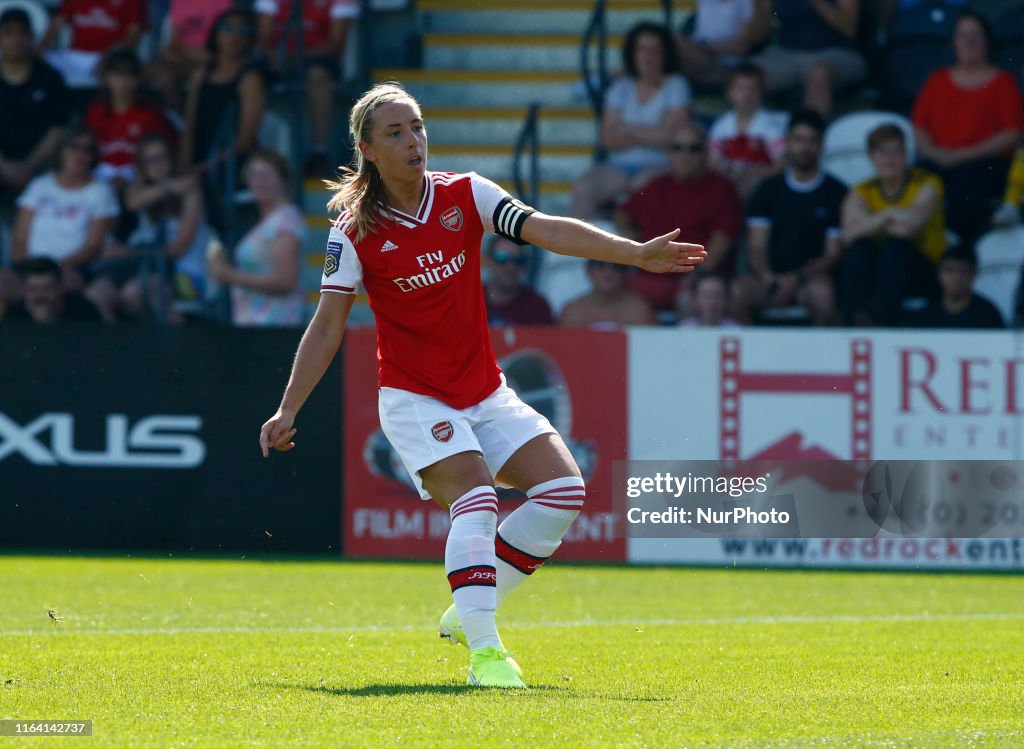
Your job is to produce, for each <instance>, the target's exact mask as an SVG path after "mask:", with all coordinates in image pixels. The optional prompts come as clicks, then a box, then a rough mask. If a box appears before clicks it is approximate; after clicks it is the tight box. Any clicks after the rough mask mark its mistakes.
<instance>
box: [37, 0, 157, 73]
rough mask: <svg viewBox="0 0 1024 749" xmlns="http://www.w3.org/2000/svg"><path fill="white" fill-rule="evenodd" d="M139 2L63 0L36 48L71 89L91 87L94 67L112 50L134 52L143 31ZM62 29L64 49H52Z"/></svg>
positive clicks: (142, 10)
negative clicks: (66, 38) (67, 36)
mask: <svg viewBox="0 0 1024 749" xmlns="http://www.w3.org/2000/svg"><path fill="white" fill-rule="evenodd" d="M146 7H147V6H146V4H145V2H143V0H63V2H62V3H61V5H60V11H59V12H58V13H57V15H55V16H54V17H53V20H52V21H51V23H50V27H49V28H48V29H47V30H46V34H45V35H44V36H43V39H42V41H41V42H40V44H39V46H40V48H41V49H44V50H49V51H48V52H47V53H46V57H47V59H48V60H49V61H50V64H51V65H53V66H54V67H55V68H57V69H58V70H59V71H60V72H61V73H62V74H63V75H64V78H65V79H66V80H67V81H68V83H69V84H70V85H72V86H91V85H93V84H94V83H95V78H94V76H95V73H96V67H97V65H99V62H100V60H101V59H103V56H104V55H105V54H107V53H108V52H110V51H112V50H114V49H134V48H135V46H136V45H137V44H138V43H139V40H140V39H141V38H142V32H143V30H144V29H145V28H146V20H147V19H146V16H147V12H146ZM65 29H70V31H71V41H70V42H69V44H68V47H67V48H66V49H52V48H53V47H54V45H55V44H56V43H57V41H58V39H59V38H60V36H61V33H62V32H63V31H64V30H65Z"/></svg>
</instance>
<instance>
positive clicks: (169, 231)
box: [90, 133, 210, 322]
mask: <svg viewBox="0 0 1024 749" xmlns="http://www.w3.org/2000/svg"><path fill="white" fill-rule="evenodd" d="M173 153H174V151H173V149H172V147H171V142H170V140H169V139H168V138H167V137H166V136H165V135H161V134H159V133H152V134H150V135H146V136H143V138H142V140H141V141H139V145H138V148H137V149H136V153H135V170H136V173H137V175H138V178H137V179H136V180H135V181H134V182H133V183H132V184H131V185H129V186H128V188H127V190H126V191H125V206H126V208H127V209H128V210H129V211H132V212H134V213H135V214H136V215H137V226H136V228H135V230H134V231H133V232H132V234H131V235H130V236H129V237H128V238H127V241H126V242H125V243H124V244H121V243H116V242H111V243H108V250H107V251H105V252H104V256H105V258H106V259H107V261H106V262H104V263H101V265H100V267H99V268H97V269H96V275H97V278H96V280H95V281H93V283H92V284H91V285H90V297H91V298H92V299H93V300H95V301H96V302H97V304H99V305H100V306H101V308H102V309H103V310H104V317H105V318H106V319H113V318H114V317H115V316H117V317H120V318H129V319H133V320H138V319H141V318H144V317H147V316H148V315H150V314H154V315H155V316H158V317H159V319H162V320H166V321H168V322H179V321H180V319H179V316H178V315H177V314H176V313H175V308H174V306H173V305H172V304H170V302H171V301H172V300H173V299H175V298H178V299H184V300H187V301H193V302H195V301H199V300H201V299H203V298H204V291H205V278H206V244H207V242H208V241H209V238H210V233H209V230H208V228H207V226H206V224H205V222H204V217H203V197H202V191H201V190H200V189H199V181H198V179H197V178H196V177H195V175H191V174H187V175H183V176H182V175H177V174H175V173H174V160H173ZM147 279H148V280H147ZM158 302H162V304H161V306H160V307H157V306H156V305H157V303H158Z"/></svg>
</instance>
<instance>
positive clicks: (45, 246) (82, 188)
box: [11, 126, 119, 290]
mask: <svg viewBox="0 0 1024 749" xmlns="http://www.w3.org/2000/svg"><path fill="white" fill-rule="evenodd" d="M98 161H99V148H98V147H97V145H96V138H95V136H94V135H93V134H92V131H91V130H89V129H88V128H86V127H84V126H83V127H77V128H74V129H73V130H71V131H70V132H69V133H68V134H67V135H66V136H65V138H64V140H63V143H62V145H61V148H60V165H59V167H58V168H57V170H56V171H55V172H50V173H48V174H43V175H41V176H39V177H36V178H35V179H33V180H32V181H31V182H30V183H29V185H28V187H27V188H26V189H25V192H23V193H22V194H21V195H20V196H19V197H18V213H17V217H16V218H15V222H14V233H13V236H12V238H11V254H12V258H13V260H14V261H15V263H20V262H21V261H23V260H27V259H29V258H36V257H48V258H52V259H53V260H55V261H57V262H58V263H60V265H61V270H62V273H63V278H64V285H65V287H66V288H67V289H69V290H79V289H81V288H83V286H84V285H85V283H86V281H88V280H89V279H90V277H91V270H90V265H91V264H92V263H93V262H94V261H95V260H96V259H97V258H98V257H99V255H100V252H101V250H102V248H103V244H104V241H105V239H106V236H107V233H108V232H109V231H110V229H111V228H113V226H114V221H115V220H116V218H117V216H118V213H119V208H118V205H117V197H116V196H115V195H114V191H113V190H112V189H111V188H110V186H109V185H108V184H107V183H106V182H104V181H102V180H99V179H96V178H95V177H93V175H92V171H93V169H94V168H95V167H96V164H97V163H98Z"/></svg>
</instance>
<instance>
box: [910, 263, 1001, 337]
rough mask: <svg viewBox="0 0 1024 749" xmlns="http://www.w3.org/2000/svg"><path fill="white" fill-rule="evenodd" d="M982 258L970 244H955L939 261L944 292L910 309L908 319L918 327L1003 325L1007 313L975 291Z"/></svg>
mask: <svg viewBox="0 0 1024 749" xmlns="http://www.w3.org/2000/svg"><path fill="white" fill-rule="evenodd" d="M977 275H978V260H977V258H976V257H975V254H974V250H973V249H971V248H970V247H951V248H950V249H948V250H946V253H945V254H944V255H943V256H942V260H941V261H939V286H940V287H941V288H942V295H941V296H940V297H938V298H935V299H930V300H929V301H928V304H927V305H926V306H925V308H924V309H922V310H920V311H918V312H912V313H908V315H907V319H906V321H905V323H906V324H907V325H908V326H910V327H914V328H1003V327H1006V325H1005V323H1004V322H1003V316H1002V315H1001V314H999V310H998V309H997V308H996V306H995V305H994V304H992V302H990V301H989V300H988V299H986V298H985V297H983V296H981V295H979V294H975V293H974V290H973V287H974V279H975V277H976V276H977Z"/></svg>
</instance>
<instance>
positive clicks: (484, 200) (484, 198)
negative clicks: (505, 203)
mask: <svg viewBox="0 0 1024 749" xmlns="http://www.w3.org/2000/svg"><path fill="white" fill-rule="evenodd" d="M469 178H470V180H471V184H472V185H473V201H474V202H475V203H476V210H477V212H478V213H479V214H480V221H481V223H483V225H484V228H485V229H487V231H489V232H493V231H495V228H494V209H495V208H497V207H498V203H500V202H501V201H502V200H504V199H505V198H508V197H510V196H509V194H508V193H507V192H505V191H504V190H503V189H501V187H499V186H498V185H496V184H494V183H493V182H491V181H490V180H489V179H486V178H484V177H481V176H480V175H479V174H477V173H476V172H469Z"/></svg>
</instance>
